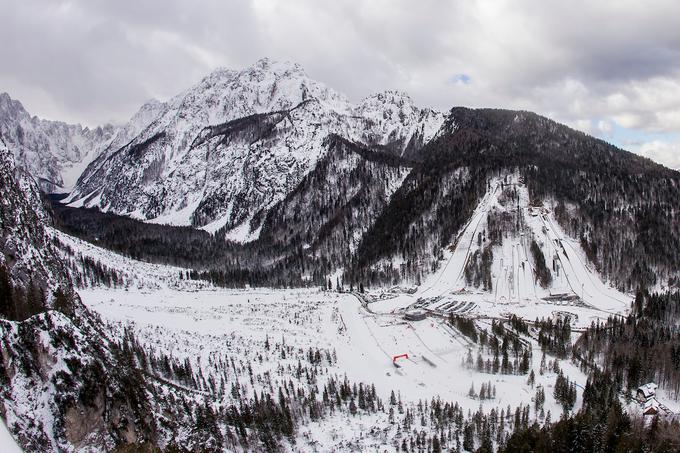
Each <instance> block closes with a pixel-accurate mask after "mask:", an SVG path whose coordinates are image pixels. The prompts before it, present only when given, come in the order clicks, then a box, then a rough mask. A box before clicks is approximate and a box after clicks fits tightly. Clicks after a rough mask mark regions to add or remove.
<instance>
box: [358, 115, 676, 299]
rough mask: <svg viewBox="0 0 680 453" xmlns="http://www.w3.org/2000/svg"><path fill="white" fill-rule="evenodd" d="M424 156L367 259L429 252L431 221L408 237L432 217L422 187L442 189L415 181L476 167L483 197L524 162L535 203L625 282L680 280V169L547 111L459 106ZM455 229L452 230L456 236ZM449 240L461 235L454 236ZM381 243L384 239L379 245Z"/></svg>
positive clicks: (477, 194)
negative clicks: (423, 216) (425, 248)
mask: <svg viewBox="0 0 680 453" xmlns="http://www.w3.org/2000/svg"><path fill="white" fill-rule="evenodd" d="M419 159H420V160H421V162H422V165H421V168H422V171H421V174H422V175H423V176H422V177H420V178H416V175H415V174H414V175H412V177H409V178H407V180H406V181H405V183H404V186H403V190H398V191H397V192H396V193H395V196H394V197H393V199H392V203H391V205H392V207H388V208H387V209H386V210H385V211H384V213H383V215H382V216H381V217H384V218H382V219H381V218H379V219H378V220H377V221H376V223H375V225H376V227H375V228H374V229H372V230H370V231H369V232H368V237H369V238H370V239H368V240H367V242H366V246H365V247H360V249H359V253H358V261H357V262H358V264H359V265H360V266H362V267H363V266H364V264H363V263H370V262H374V261H375V259H376V258H379V257H390V256H394V255H395V254H403V255H404V256H405V258H406V259H409V260H411V261H417V260H419V259H422V257H423V254H422V253H419V252H417V251H414V250H418V244H427V243H429V241H430V238H429V236H430V234H431V229H428V228H425V229H422V230H421V231H419V232H418V233H417V234H416V235H415V236H413V235H412V234H411V239H410V240H409V241H402V239H401V238H403V237H404V234H405V232H407V231H411V232H412V231H413V229H412V226H413V225H419V224H421V223H422V221H421V220H419V218H418V216H419V215H420V214H418V213H420V212H422V211H423V205H424V203H423V199H422V196H423V195H424V194H431V193H433V191H432V190H431V189H428V190H426V191H423V190H416V193H415V195H416V196H414V195H413V193H411V192H410V191H409V190H407V188H409V187H413V185H414V184H416V183H417V182H418V181H420V180H427V179H432V180H433V182H432V185H433V186H434V187H437V186H439V185H440V184H441V182H440V181H441V176H440V175H443V174H446V172H447V171H452V170H454V169H463V168H467V169H469V171H470V172H471V174H473V175H475V176H474V178H473V181H477V182H476V183H475V187H476V188H475V189H474V192H470V195H471V196H472V202H473V204H474V205H476V204H477V203H478V202H479V201H480V200H481V197H482V195H483V194H484V192H486V188H487V187H488V185H489V180H490V178H492V177H494V176H497V175H500V174H505V173H514V172H515V171H517V172H519V175H520V176H521V177H522V178H523V179H524V180H525V181H526V185H527V188H528V193H529V203H530V204H531V205H536V206H541V205H542V204H543V203H545V204H546V205H547V206H548V207H549V208H550V209H553V210H554V212H555V218H556V219H557V221H558V222H559V223H560V225H561V227H562V228H563V229H564V230H565V231H566V232H567V233H568V234H569V235H570V236H571V237H572V238H575V239H576V240H578V241H579V242H580V245H581V247H582V248H583V249H584V251H585V253H586V255H587V257H588V259H589V260H590V261H591V262H592V263H593V264H594V265H595V266H596V268H597V270H598V271H599V272H600V273H601V274H602V275H603V276H604V278H606V279H607V280H610V281H611V282H612V283H614V284H615V285H616V286H617V287H618V288H620V289H625V290H631V289H635V288H636V287H637V286H638V285H642V286H657V285H658V286H667V285H669V284H677V277H676V275H677V272H678V269H679V267H680V237H679V236H678V234H677V231H680V217H679V214H678V213H679V209H678V200H680V173H678V172H675V171H673V170H670V169H667V168H665V167H663V166H661V165H658V164H655V163H653V162H652V161H651V160H649V159H646V158H643V157H640V156H637V155H635V154H632V153H629V152H626V151H623V150H620V149H617V148H616V147H614V146H612V145H609V144H607V143H605V142H603V141H601V140H598V139H595V138H593V137H590V136H588V135H586V134H583V133H581V132H578V131H575V130H572V129H570V128H568V127H566V126H563V125H560V124H558V123H556V122H554V121H551V120H549V119H547V118H544V117H541V116H539V115H536V114H533V113H529V112H516V111H509V110H492V109H478V110H473V109H466V108H455V109H453V110H452V111H451V113H450V116H449V119H448V120H447V123H446V124H445V125H444V126H442V129H441V130H440V132H439V133H438V134H437V137H436V138H435V139H434V140H432V141H431V142H430V143H429V144H428V145H426V146H425V147H424V148H423V150H422V152H421V153H420V154H419ZM426 206H429V205H426ZM429 209H430V210H431V209H433V208H429ZM426 210H427V208H426ZM470 213H471V210H470V211H467V214H465V215H464V216H463V217H464V219H467V218H469V215H470ZM437 214H438V215H437V216H436V217H437V219H438V221H439V222H440V223H446V220H445V219H446V218H456V217H457V216H458V214H457V213H455V212H450V211H438V212H437ZM399 225H402V227H401V229H400V230H399V232H398V233H397V234H395V235H392V236H385V234H386V233H385V231H389V230H390V229H392V230H393V229H394V228H395V227H396V226H399ZM455 232H456V231H455V230H454V231H451V230H447V234H449V236H448V237H449V238H452V237H453V234H454V233H455ZM444 240H451V239H446V236H445V239H444ZM375 244H380V245H379V246H378V248H377V250H374V249H376V247H375ZM442 245H444V244H442ZM421 249H422V247H421Z"/></svg>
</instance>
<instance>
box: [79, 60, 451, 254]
mask: <svg viewBox="0 0 680 453" xmlns="http://www.w3.org/2000/svg"><path fill="white" fill-rule="evenodd" d="M159 110H160V113H159V114H158V116H157V117H156V119H155V120H154V121H153V122H152V123H151V124H150V125H149V127H147V128H146V129H145V130H143V131H142V132H141V133H140V134H139V135H137V136H136V137H135V138H133V139H132V141H131V142H130V143H128V144H126V145H125V146H123V147H121V148H120V149H115V150H114V149H112V148H111V149H109V150H108V151H107V152H105V153H103V154H102V155H101V156H100V157H99V158H98V159H97V160H95V161H94V162H93V163H92V164H91V165H90V166H89V167H88V168H87V169H86V171H85V172H84V173H83V175H82V176H81V178H80V179H79V181H78V184H77V186H76V188H75V190H74V192H73V193H72V195H71V197H70V198H69V201H70V202H71V203H72V205H74V206H96V207H98V208H100V209H102V210H104V211H110V212H114V213H118V214H123V215H128V216H131V217H135V218H140V219H144V220H150V221H153V222H159V223H169V224H175V225H193V226H195V227H204V228H205V229H207V230H208V231H213V232H214V231H217V230H219V229H224V230H225V231H227V232H229V233H230V234H229V235H228V236H227V237H229V238H231V239H234V240H240V241H243V240H250V239H254V238H256V237H257V230H256V226H255V228H251V227H250V226H249V223H250V221H251V220H252V219H253V217H254V216H255V214H257V213H258V212H260V211H261V210H267V209H269V208H270V207H271V206H273V205H274V204H275V203H276V202H278V201H280V200H282V199H283V198H284V197H285V196H286V195H287V194H288V193H290V191H291V190H292V189H293V188H294V187H295V186H296V185H297V184H299V183H300V181H301V180H302V178H303V177H304V176H305V175H306V174H307V173H308V172H309V171H310V170H311V169H312V168H314V166H315V164H316V162H317V161H318V160H319V158H321V157H322V156H323V155H324V153H325V148H324V146H323V143H324V140H325V139H326V138H327V137H328V136H329V135H330V134H338V135H340V136H343V137H345V138H347V139H350V140H353V141H355V142H357V143H362V144H365V145H379V146H381V147H384V148H385V149H389V150H390V151H391V152H393V153H395V154H398V155H402V154H409V153H413V152H415V151H416V150H418V149H420V148H421V147H422V145H423V144H424V143H426V142H427V141H428V140H429V139H430V138H431V137H432V135H433V134H434V133H435V132H436V130H437V129H438V127H439V124H441V122H442V121H443V115H442V114H440V113H438V112H434V111H432V110H429V109H419V108H417V107H415V106H414V105H413V102H412V101H411V100H410V98H408V97H407V96H406V95H404V94H403V93H397V92H386V93H382V94H378V95H375V96H371V97H368V98H366V99H364V100H363V101H362V102H361V103H360V104H359V105H357V106H353V105H352V104H350V103H349V101H348V100H347V99H346V98H345V97H344V96H342V95H340V94H338V93H335V92H334V91H332V90H330V89H329V88H327V87H325V86H324V85H322V84H320V83H318V82H316V81H314V80H312V79H310V78H309V77H308V76H307V75H306V74H305V72H304V71H303V69H302V68H301V67H300V66H299V65H295V64H291V63H278V62H272V61H269V60H266V59H265V60H260V61H259V62H257V63H256V64H255V65H254V66H252V67H250V68H246V69H244V70H242V71H231V70H224V69H220V70H217V71H215V72H213V73H212V74H210V75H209V76H208V77H206V78H205V79H203V80H202V81H201V82H200V83H199V84H197V85H196V86H195V87H193V88H191V89H189V90H188V91H186V92H185V93H182V94H180V95H178V96H176V97H175V98H173V99H171V100H170V101H168V102H167V103H166V104H164V105H163V106H162V108H160V109H159Z"/></svg>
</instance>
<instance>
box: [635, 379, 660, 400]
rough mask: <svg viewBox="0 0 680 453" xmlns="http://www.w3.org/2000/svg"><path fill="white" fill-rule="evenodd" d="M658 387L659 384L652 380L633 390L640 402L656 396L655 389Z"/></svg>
mask: <svg viewBox="0 0 680 453" xmlns="http://www.w3.org/2000/svg"><path fill="white" fill-rule="evenodd" d="M658 387H659V386H658V385H656V384H655V383H653V382H649V383H647V384H645V385H641V386H640V387H638V388H637V392H635V399H636V400H638V401H639V402H640V403H645V402H647V401H649V400H650V399H652V398H654V397H656V389H657V388H658Z"/></svg>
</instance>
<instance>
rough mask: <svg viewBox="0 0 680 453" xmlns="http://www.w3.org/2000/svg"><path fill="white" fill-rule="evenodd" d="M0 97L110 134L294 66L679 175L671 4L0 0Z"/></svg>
mask: <svg viewBox="0 0 680 453" xmlns="http://www.w3.org/2000/svg"><path fill="white" fill-rule="evenodd" d="M0 18H2V21H1V25H0V43H2V44H1V45H0V92H1V91H6V92H8V93H9V94H10V96H12V97H13V98H15V99H19V100H20V101H22V103H23V104H24V106H25V107H26V108H27V110H29V112H31V113H32V114H36V115H38V116H41V117H44V118H49V119H60V120H64V121H68V122H80V123H82V124H85V125H97V124H101V123H104V122H118V123H122V122H124V121H125V120H127V119H128V118H129V117H130V116H131V115H132V114H133V113H134V112H135V111H136V109H137V108H139V106H140V105H141V104H142V103H143V102H144V101H146V100H147V99H150V98H157V99H160V100H166V99H168V98H169V97H171V96H173V95H174V94H177V93H178V92H180V91H181V90H183V89H185V88H188V87H189V86H191V85H192V84H194V83H196V82H197V81H198V80H200V78H201V77H202V76H204V75H206V74H207V73H209V72H210V71H211V70H213V69H214V68H215V67H217V66H225V67H229V68H234V69H237V68H242V67H245V66H248V65H251V64H252V63H254V62H255V61H256V60H258V59H259V58H261V57H265V56H267V57H270V58H272V59H275V60H289V61H294V62H298V63H300V64H302V65H303V66H304V67H305V69H306V71H307V73H308V74H309V75H310V76H311V77H312V78H315V79H317V80H319V81H322V82H324V83H325V84H326V85H328V86H330V87H332V88H334V89H336V90H338V91H340V92H344V93H345V94H346V95H348V96H349V97H350V99H352V100H355V101H358V100H360V99H361V98H363V97H365V96H367V95H369V94H371V93H373V92H376V91H381V90H384V89H399V90H403V91H407V92H408V93H409V94H411V96H412V97H413V98H414V100H415V101H416V103H418V104H419V105H423V106H432V107H435V108H438V109H441V110H448V109H449V108H451V107H452V106H456V105H465V106H471V107H502V108H512V109H527V110H532V111H536V112H538V113H541V114H543V115H547V116H549V117H551V118H553V119H556V120H558V121H561V122H564V123H567V124H569V125H571V126H573V127H576V128H578V129H581V130H583V131H586V132H588V133H591V134H593V135H597V136H599V137H602V138H604V139H606V140H608V141H610V142H613V143H615V144H617V145H619V146H621V147H623V148H625V149H629V150H632V151H635V152H639V153H641V154H644V155H647V156H649V157H651V158H653V159H655V160H657V161H659V162H661V163H664V164H666V165H668V166H671V167H674V168H679V167H680V1H678V0H668V1H666V0H658V1H657V0H645V1H641V0H635V1H631V0H612V1H604V0H599V1H593V0H589V1H581V0H570V1H564V0H560V1H552V0H507V1H505V0H499V1H495V0H494V1H492V0H478V1H475V0H460V1H449V0H418V1H417V2H414V1H413V0H404V1H401V0H333V1H320V0H281V1H275V0H252V1H246V0H212V1H211V0H207V1H197V0H193V1H189V0H186V1H181V0H153V1H143V0H117V1H110V0H72V1H59V0H42V1H41V0H16V1H13V0H0Z"/></svg>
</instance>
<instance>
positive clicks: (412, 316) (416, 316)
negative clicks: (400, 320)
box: [404, 310, 427, 321]
mask: <svg viewBox="0 0 680 453" xmlns="http://www.w3.org/2000/svg"><path fill="white" fill-rule="evenodd" d="M426 317H427V313H425V312H424V311H423V310H411V311H407V312H406V313H405V314H404V319H405V320H407V321H422V320H423V319H425V318H426Z"/></svg>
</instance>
